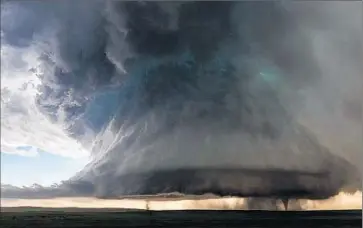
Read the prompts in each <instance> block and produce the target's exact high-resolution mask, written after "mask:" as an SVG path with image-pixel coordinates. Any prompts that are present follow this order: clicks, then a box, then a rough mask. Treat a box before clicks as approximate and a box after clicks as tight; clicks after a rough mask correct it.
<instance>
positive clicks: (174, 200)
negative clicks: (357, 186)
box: [1, 192, 362, 212]
mask: <svg viewBox="0 0 363 228" xmlns="http://www.w3.org/2000/svg"><path fill="white" fill-rule="evenodd" d="M247 200H248V199H246V198H238V197H222V198H221V197H215V196H212V195H211V196H209V195H205V196H173V197H167V196H135V197H127V198H120V199H97V198H90V197H87V198H86V197H84V198H54V199H1V206H2V208H1V210H2V211H19V212H20V211H24V210H27V208H28V209H29V208H30V207H37V208H44V209H45V210H52V209H54V210H56V209H65V208H71V209H72V210H76V211H77V210H79V211H82V210H86V209H87V210H88V209H99V210H102V209H113V210H114V209H142V210H247V209H251V208H248V206H247V204H246V202H247ZM296 201H297V202H294V201H292V202H290V204H296V203H297V204H299V205H300V208H299V210H351V209H362V192H356V193H354V194H346V193H340V194H338V195H337V196H335V197H332V198H330V199H327V200H296ZM289 207H290V210H295V208H294V207H293V206H292V207H291V206H290V205H289ZM281 209H283V206H282V202H280V203H279V204H278V208H277V210H281ZM66 210H68V209H66Z"/></svg>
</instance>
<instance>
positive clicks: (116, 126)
mask: <svg viewBox="0 0 363 228" xmlns="http://www.w3.org/2000/svg"><path fill="white" fill-rule="evenodd" d="M37 4H39V5H41V6H35V5H32V4H30V3H29V5H30V7H35V8H36V9H37V10H41V9H42V8H43V7H45V5H46V4H44V5H43V4H40V3H37ZM57 4H58V3H57ZM24 7H25V6H24ZM26 7H28V6H26ZM49 7H50V9H47V10H45V11H46V13H45V14H42V13H39V14H42V15H43V16H44V17H45V18H50V19H49V21H50V22H49V23H50V24H52V26H54V31H55V32H54V36H52V37H51V38H50V44H49V49H45V50H44V53H43V55H42V56H41V59H42V63H43V67H44V68H45V69H46V71H45V73H44V74H42V75H40V77H41V79H42V81H43V84H42V87H41V88H40V90H41V91H42V94H41V95H40V96H39V97H38V98H37V102H38V106H39V108H40V109H41V110H43V111H44V112H45V113H48V114H49V115H53V117H54V118H57V113H58V111H59V109H62V110H63V111H65V113H66V116H67V122H68V124H69V129H70V134H72V135H74V137H78V138H80V139H82V137H84V135H85V134H86V133H85V132H87V131H86V130H84V129H83V128H86V127H90V128H91V129H92V130H93V131H94V134H96V135H97V137H96V138H95V140H94V141H95V142H94V145H93V148H92V151H93V154H92V156H93V161H92V162H91V163H90V164H89V165H88V166H87V167H85V169H84V170H83V171H82V172H80V173H78V174H76V175H75V177H74V178H72V179H71V180H69V181H66V182H64V183H63V184H62V185H60V186H58V187H57V188H55V189H43V190H44V191H35V192H34V194H33V193H32V194H30V193H29V194H28V193H27V194H28V195H29V196H31V197H39V196H44V195H47V196H49V195H53V196H63V195H98V196H102V197H109V196H118V195H124V194H151V193H152V194H155V193H158V192H171V191H180V192H183V193H194V194H202V193H206V192H214V193H216V194H222V195H229V194H232V195H243V196H249V195H252V196H259V195H263V196H266V195H271V196H274V197H275V196H276V195H278V196H281V195H291V196H296V197H311V198H314V197H327V196H330V195H334V194H336V193H337V192H339V191H340V190H342V189H344V188H345V187H347V186H351V185H352V183H354V184H353V185H354V186H356V183H357V182H359V181H360V176H359V175H358V174H357V170H356V167H354V165H352V164H350V163H349V162H348V161H345V159H343V158H340V157H339V156H337V155H335V154H334V153H331V152H330V151H329V150H328V149H327V148H325V147H324V146H322V145H321V143H320V142H319V141H318V140H317V139H316V138H315V137H314V135H313V133H311V132H310V131H308V130H306V129H305V128H304V127H302V126H301V125H300V124H299V123H298V122H297V119H296V112H298V110H300V107H299V105H297V104H302V102H303V100H302V99H301V97H300V94H299V93H298V91H299V90H302V89H304V88H306V87H309V86H310V85H313V84H314V83H317V82H319V81H320V80H321V77H322V66H321V64H320V63H319V62H318V61H317V60H316V56H315V55H314V54H313V53H314V46H313V44H312V40H311V36H310V35H309V34H308V33H306V26H310V25H309V23H302V21H301V18H300V17H302V18H305V17H304V16H302V15H303V13H304V12H303V10H301V11H299V10H297V9H296V8H294V7H292V8H291V6H290V5H284V4H280V3H276V2H183V3H170V2H168V3H167V2H105V3H103V2H102V3H101V2H96V1H94V2H90V1H87V3H85V1H77V2H76V3H74V4H73V3H72V4H70V3H69V2H64V3H63V2H62V3H59V6H49ZM289 7H290V8H289ZM55 8H56V9H55ZM294 10H296V11H297V12H295V11H294ZM34 12H36V11H34ZM39 12H40V11H39ZM50 12H52V13H50ZM49 15H51V16H49ZM295 15H298V16H295ZM313 15H315V14H313ZM33 17H34V18H35V19H34V21H33V22H34V23H35V24H37V26H39V28H38V27H36V29H33V31H35V32H36V31H41V29H40V28H47V23H46V22H44V20H40V19H38V17H35V16H29V17H27V18H33ZM317 19H318V17H317ZM38 20H40V21H42V22H41V23H38ZM53 21H54V22H53ZM319 22H321V23H322V24H324V23H328V22H325V21H323V20H317V21H316V24H318V23H319ZM316 24H314V26H316ZM322 26H323V25H322ZM17 28H18V30H19V31H22V32H23V33H24V34H22V33H18V34H17V33H11V32H8V31H5V32H6V33H10V35H6V36H5V38H6V39H10V40H13V43H10V42H9V43H10V44H12V45H25V44H29V40H32V39H34V38H33V36H32V35H30V33H29V32H27V30H25V29H22V27H19V26H18V27H17ZM28 28H29V27H28ZM28 28H27V29H28ZM317 29H320V28H317ZM14 31H15V30H14ZM49 31H51V30H49ZM15 35H16V36H19V37H22V39H25V40H26V42H25V41H24V42H23V41H21V40H22V39H20V38H19V39H13V38H12V36H15ZM45 39H47V37H45ZM349 53H350V52H349ZM356 55H358V56H359V53H358V51H357V52H356ZM100 94H103V96H105V99H101V98H100V96H101V95H100ZM100 101H101V102H100ZM96 104H97V105H99V106H100V109H99V110H98V111H95V110H94V109H92V108H90V107H94V105H96ZM353 109H354V108H351V110H353ZM57 110H58V111H57ZM351 112H355V111H354V110H353V111H351ZM96 115H97V116H96ZM96 117H97V118H96ZM82 129H83V130H82ZM342 157H344V155H343V156H342ZM231 167H232V168H231ZM226 168H230V169H231V170H230V171H225V169H226ZM250 170H253V171H250ZM275 170H277V171H275ZM307 171H309V174H306V172H307ZM251 173H252V174H251ZM231 180H233V181H231ZM262 180H263V181H262ZM354 188H355V187H354ZM10 193H11V192H10ZM10 193H9V195H11V194H10ZM16 194H20V193H19V192H18V193H16ZM16 194H15V195H16Z"/></svg>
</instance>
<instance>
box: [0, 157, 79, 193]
mask: <svg viewBox="0 0 363 228" xmlns="http://www.w3.org/2000/svg"><path fill="white" fill-rule="evenodd" d="M84 165H85V159H74V158H69V157H62V156H59V155H56V154H51V153H47V152H38V153H37V154H35V155H31V156H24V155H20V154H15V153H12V154H9V153H1V181H2V183H6V184H11V185H14V186H19V187H21V186H30V185H32V184H35V183H37V184H40V185H43V186H49V185H52V184H54V183H59V182H60V181H62V180H66V179H68V178H70V177H71V176H72V175H74V173H76V172H77V171H79V170H80V169H81V168H83V166H84Z"/></svg>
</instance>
